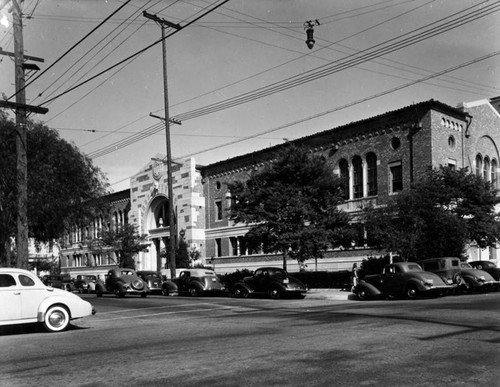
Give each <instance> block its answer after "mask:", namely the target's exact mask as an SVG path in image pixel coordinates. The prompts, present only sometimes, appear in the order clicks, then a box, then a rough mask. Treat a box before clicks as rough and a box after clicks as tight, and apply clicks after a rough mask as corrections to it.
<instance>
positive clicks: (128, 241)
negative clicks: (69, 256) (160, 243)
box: [88, 224, 150, 269]
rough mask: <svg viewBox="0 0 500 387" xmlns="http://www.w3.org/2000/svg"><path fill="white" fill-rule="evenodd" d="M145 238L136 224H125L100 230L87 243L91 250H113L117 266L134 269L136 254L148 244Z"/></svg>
mask: <svg viewBox="0 0 500 387" xmlns="http://www.w3.org/2000/svg"><path fill="white" fill-rule="evenodd" d="M147 238H148V236H147V235H146V234H139V233H138V232H137V226H136V225H132V224H126V225H124V226H122V227H119V228H118V229H116V230H115V229H111V230H105V231H102V232H101V235H99V238H98V239H92V240H89V241H88V245H89V247H90V249H91V250H92V251H93V252H103V251H110V250H111V251H113V252H114V253H115V255H116V257H117V260H118V261H117V262H116V263H117V264H118V266H119V267H126V268H128V269H135V259H134V258H135V256H136V254H138V253H140V252H141V251H146V250H148V248H149V246H150V242H148V241H147Z"/></svg>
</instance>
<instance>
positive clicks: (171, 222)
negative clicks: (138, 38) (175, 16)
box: [143, 11, 182, 278]
mask: <svg viewBox="0 0 500 387" xmlns="http://www.w3.org/2000/svg"><path fill="white" fill-rule="evenodd" d="M143 16H144V17H146V18H148V19H151V20H153V21H155V22H156V23H158V24H159V25H160V27H161V38H162V51H163V97H164V106H165V137H166V146H167V180H168V226H169V232H170V237H169V254H168V259H169V260H170V264H169V267H170V276H171V278H175V277H176V276H177V273H176V267H175V247H176V246H175V241H176V239H177V230H176V227H175V218H174V193H173V188H172V183H173V179H172V150H171V145H170V116H169V110H168V82H167V43H166V36H165V29H166V28H175V29H176V30H180V29H181V28H182V27H181V26H180V25H179V24H175V23H171V22H169V21H167V20H165V19H162V18H159V17H158V16H156V15H152V14H150V13H148V12H146V11H144V12H143ZM157 270H160V268H157Z"/></svg>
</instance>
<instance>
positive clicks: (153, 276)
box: [137, 270, 164, 294]
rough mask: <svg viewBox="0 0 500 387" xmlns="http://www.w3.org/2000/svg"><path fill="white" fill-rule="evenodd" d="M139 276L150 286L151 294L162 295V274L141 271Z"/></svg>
mask: <svg viewBox="0 0 500 387" xmlns="http://www.w3.org/2000/svg"><path fill="white" fill-rule="evenodd" d="M137 275H138V276H139V277H141V278H142V280H143V281H144V282H146V283H147V284H148V288H149V293H150V294H162V290H161V289H162V284H163V282H164V281H163V277H162V275H161V272H159V271H153V270H139V271H137Z"/></svg>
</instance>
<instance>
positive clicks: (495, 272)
mask: <svg viewBox="0 0 500 387" xmlns="http://www.w3.org/2000/svg"><path fill="white" fill-rule="evenodd" d="M469 265H471V266H472V267H473V268H474V269H479V270H484V271H485V272H486V273H489V275H491V276H492V277H493V278H494V279H495V280H496V281H500V269H499V268H498V267H497V266H496V265H495V264H494V263H493V262H491V261H472V262H469Z"/></svg>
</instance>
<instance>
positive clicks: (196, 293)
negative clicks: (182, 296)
mask: <svg viewBox="0 0 500 387" xmlns="http://www.w3.org/2000/svg"><path fill="white" fill-rule="evenodd" d="M189 295H190V296H191V297H200V295H201V292H200V291H199V290H198V289H196V287H194V286H193V287H190V288H189Z"/></svg>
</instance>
